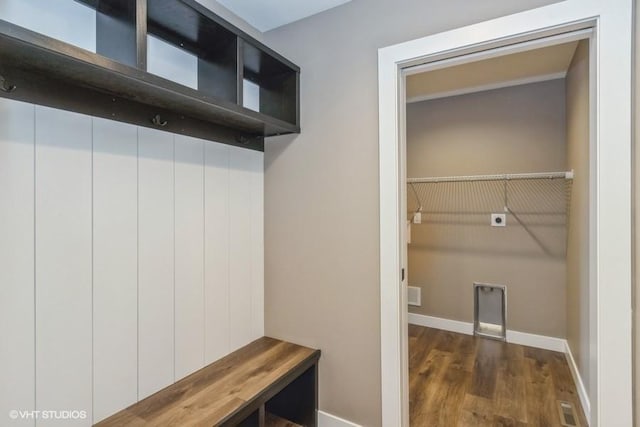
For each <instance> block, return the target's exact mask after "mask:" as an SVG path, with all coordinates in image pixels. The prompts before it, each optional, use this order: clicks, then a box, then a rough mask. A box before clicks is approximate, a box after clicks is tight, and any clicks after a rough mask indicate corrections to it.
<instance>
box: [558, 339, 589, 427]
mask: <svg viewBox="0 0 640 427" xmlns="http://www.w3.org/2000/svg"><path fill="white" fill-rule="evenodd" d="M564 355H565V357H566V358H567V363H568V364H569V370H570V371H571V376H572V377H573V382H574V383H575V384H576V388H577V389H578V396H579V397H580V403H582V409H584V416H585V417H586V418H587V421H590V420H591V401H590V400H589V394H588V393H587V389H586V387H585V386H584V383H583V382H582V377H581V376H580V371H579V370H578V365H576V361H575V359H574V358H573V353H571V347H570V346H569V343H568V342H566V341H565V351H564Z"/></svg>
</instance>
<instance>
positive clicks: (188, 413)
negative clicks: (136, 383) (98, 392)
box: [96, 337, 320, 427]
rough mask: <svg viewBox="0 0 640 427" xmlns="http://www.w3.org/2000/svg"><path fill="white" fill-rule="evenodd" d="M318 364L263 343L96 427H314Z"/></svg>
mask: <svg viewBox="0 0 640 427" xmlns="http://www.w3.org/2000/svg"><path fill="white" fill-rule="evenodd" d="M319 358H320V350H313V349H310V348H307V347H302V346H299V345H296V344H291V343H288V342H285V341H280V340H276V339H273V338H268V337H263V338H260V339H258V340H256V341H254V342H252V343H251V344H249V345H247V346H245V347H243V348H241V349H239V350H237V351H235V352H233V353H231V354H229V355H228V356H226V357H224V358H222V359H220V360H218V361H216V362H214V363H212V364H211V365H208V366H206V367H204V368H202V369H200V370H199V371H197V372H195V373H193V374H191V375H189V376H188V377H186V378H184V379H182V380H180V381H178V382H177V383H175V384H172V385H170V386H169V387H167V388H165V389H162V390H160V391H159V392H157V393H155V394H153V395H151V396H149V397H147V398H146V399H144V400H141V401H140V402H138V403H136V404H134V405H131V406H130V407H128V408H126V409H124V410H122V411H120V412H118V413H117V414H115V415H113V416H111V417H109V418H107V419H105V420H103V421H101V422H99V423H98V424H96V426H99V427H111V426H113V427H116V426H118V427H120V426H133V427H137V426H180V427H186V426H224V427H226V426H242V427H245V426H246V427H249V426H252V427H253V426H255V427H263V426H269V427H297V426H305V427H316V424H317V421H316V411H317V408H318V359H319Z"/></svg>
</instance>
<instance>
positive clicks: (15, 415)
mask: <svg viewBox="0 0 640 427" xmlns="http://www.w3.org/2000/svg"><path fill="white" fill-rule="evenodd" d="M9 418H11V419H12V420H84V419H86V418H87V411H79V410H75V409H71V410H39V411H29V410H25V409H12V410H10V411H9Z"/></svg>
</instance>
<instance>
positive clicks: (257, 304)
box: [249, 151, 264, 339]
mask: <svg viewBox="0 0 640 427" xmlns="http://www.w3.org/2000/svg"><path fill="white" fill-rule="evenodd" d="M249 163H250V172H251V219H250V224H251V292H252V295H251V305H252V306H251V316H252V328H253V339H258V338H260V337H262V336H263V335H264V153H262V152H259V151H252V152H251V153H250V159H249Z"/></svg>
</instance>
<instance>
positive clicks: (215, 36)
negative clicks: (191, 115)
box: [147, 0, 238, 104]
mask: <svg viewBox="0 0 640 427" xmlns="http://www.w3.org/2000/svg"><path fill="white" fill-rule="evenodd" d="M147 32H148V34H149V36H151V37H153V38H155V39H158V40H160V41H161V44H162V43H166V44H168V45H169V46H171V47H173V49H178V50H180V51H182V52H183V53H179V52H176V51H175V50H174V53H173V57H174V58H176V55H177V58H178V59H180V58H183V60H182V61H170V60H169V59H168V60H167V61H166V62H165V65H166V66H167V68H169V70H168V74H164V73H163V72H166V71H167V70H159V69H153V68H154V67H153V65H154V63H156V62H155V61H156V59H155V58H153V57H152V56H151V55H153V54H154V52H153V50H154V48H153V46H148V49H149V58H148V61H149V64H148V71H149V72H151V73H154V74H159V75H161V76H162V77H166V78H169V79H172V80H177V81H178V83H181V84H183V85H185V86H191V87H193V88H194V89H197V90H198V91H200V92H201V93H202V94H203V95H205V96H208V97H212V98H215V99H219V100H224V101H228V102H232V103H234V104H237V103H238V78H237V74H238V38H237V36H236V35H235V33H234V32H233V31H231V30H230V29H229V28H227V27H226V26H225V25H223V24H221V23H220V22H218V20H216V19H214V18H213V16H211V14H208V13H206V12H205V11H203V10H202V9H200V8H199V7H197V5H194V4H192V3H190V2H184V1H181V0H147ZM148 41H149V42H151V43H156V44H157V43H158V42H157V40H151V39H150V40H148ZM171 47H168V48H167V47H166V46H165V47H161V48H159V49H157V50H156V52H159V53H161V54H166V53H168V54H169V55H172V54H171V49H172V48H171ZM160 51H162V52H160ZM181 55H182V56H181ZM184 55H186V56H184ZM160 61H162V60H161V59H160ZM168 62H170V63H168ZM176 62H180V64H176ZM162 65H163V64H161V65H160V66H162ZM176 65H179V66H180V67H181V69H176V68H175V67H176ZM171 69H173V73H174V76H175V77H178V78H179V80H178V79H176V78H172V76H171V73H172V71H171ZM194 86H195V87H194Z"/></svg>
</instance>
